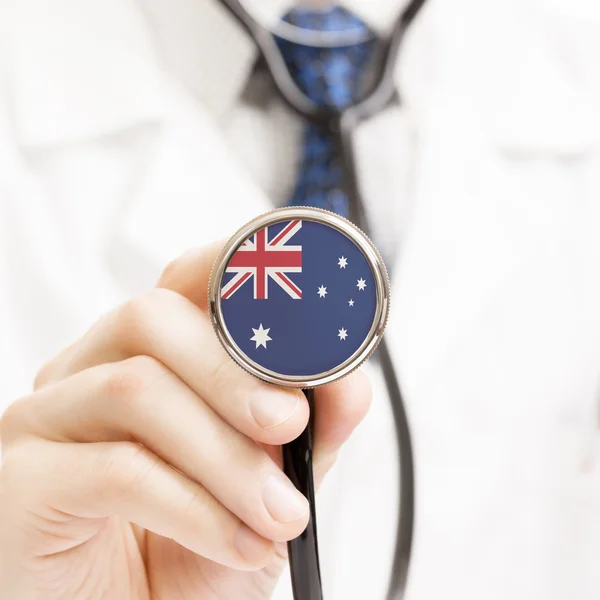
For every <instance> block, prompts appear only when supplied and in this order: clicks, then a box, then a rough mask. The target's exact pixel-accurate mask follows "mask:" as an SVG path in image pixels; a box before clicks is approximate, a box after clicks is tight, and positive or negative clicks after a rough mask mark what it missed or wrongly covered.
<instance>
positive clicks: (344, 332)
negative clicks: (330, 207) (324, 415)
mask: <svg viewBox="0 0 600 600" xmlns="http://www.w3.org/2000/svg"><path fill="white" fill-rule="evenodd" d="M220 296H221V311H222V319H223V324H224V326H225V327H226V328H227V330H228V331H229V334H230V335H231V338H232V339H233V341H234V342H235V344H236V345H237V346H238V347H239V349H240V350H241V351H242V352H243V353H244V354H245V355H246V356H247V357H248V358H250V359H251V360H252V361H254V362H255V363H257V364H258V365H260V366H261V367H263V368H265V369H268V370H270V371H274V372H276V373H279V374H282V375H288V376H314V375H317V374H322V373H326V372H328V371H330V370H332V369H334V368H336V367H338V366H339V365H341V364H343V363H344V362H345V361H347V360H348V359H349V358H350V357H352V356H353V355H354V354H355V353H356V352H357V350H359V348H360V347H361V345H362V344H363V342H364V341H365V339H366V338H367V337H368V336H369V332H370V331H371V328H372V326H373V323H374V319H375V317H376V311H377V290H376V284H375V280H374V276H373V273H372V271H371V267H370V265H369V263H368V262H367V260H366V258H365V256H364V255H363V253H362V251H361V250H360V248H359V247H358V246H357V245H356V244H355V243H354V242H353V241H352V240H351V239H350V238H349V237H347V236H346V235H345V234H343V233H342V232H340V231H338V230H337V229H336V228H334V227H332V226H330V225H328V224H325V223H320V222H315V221H309V220H299V219H296V220H292V221H285V222H280V223H276V224H274V225H269V226H268V227H265V228H263V229H260V230H259V231H257V232H256V233H255V234H254V235H252V236H251V237H250V238H249V239H248V240H246V241H245V242H244V243H243V244H242V245H241V246H240V247H239V248H238V249H237V251H236V252H235V254H234V255H233V256H232V258H231V259H230V261H229V263H228V264H227V268H226V269H225V273H224V276H223V278H222V281H221V290H220Z"/></svg>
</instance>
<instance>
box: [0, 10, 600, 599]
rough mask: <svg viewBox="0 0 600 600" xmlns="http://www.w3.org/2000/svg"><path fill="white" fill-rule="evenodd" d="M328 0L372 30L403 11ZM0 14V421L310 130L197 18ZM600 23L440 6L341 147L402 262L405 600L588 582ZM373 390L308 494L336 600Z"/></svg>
mask: <svg viewBox="0 0 600 600" xmlns="http://www.w3.org/2000/svg"><path fill="white" fill-rule="evenodd" d="M346 4H347V5H348V6H349V7H350V8H352V9H353V10H355V11H360V13H361V14H362V16H363V17H365V18H366V19H367V20H368V22H369V23H370V24H372V25H373V26H374V27H375V28H377V29H378V30H379V31H381V32H382V33H385V28H386V25H387V24H389V23H390V22H391V15H393V14H395V13H396V12H397V11H398V10H399V7H400V6H399V4H398V2H396V1H394V0H371V1H370V2H365V1H359V0H354V1H352V2H346ZM281 6H282V5H281ZM281 6H278V7H274V8H278V9H280V8H281ZM0 11H2V15H0V16H1V17H2V18H0V28H2V29H3V31H0V33H2V35H0V40H1V41H0V44H2V46H1V47H0V48H1V54H0V60H1V63H0V77H1V79H0V86H1V87H0V211H1V212H0V286H1V289H2V290H3V292H2V294H0V333H1V338H0V339H1V340H2V341H1V343H0V352H1V354H0V360H1V362H0V364H2V366H3V369H2V371H3V373H2V375H3V385H2V391H1V392H0V406H6V405H7V404H8V402H10V401H11V400H13V399H14V398H16V397H18V396H19V395H21V394H23V393H26V392H27V391H28V390H29V388H30V385H31V380H32V377H33V374H34V373H35V371H36V369H37V368H38V367H39V366H40V364H41V363H43V362H44V360H46V359H47V358H48V357H50V356H51V355H52V354H54V353H55V352H56V351H57V350H59V349H60V348H61V347H62V346H64V345H65V344H67V343H69V342H71V341H72V340H73V339H75V338H76V337H77V336H78V335H80V334H81V333H82V332H83V331H85V329H87V328H88V327H89V325H90V324H91V323H92V322H93V321H94V320H95V319H96V318H97V317H98V315H99V314H100V313H102V312H104V311H107V310H109V309H111V308H112V307H113V306H114V305H115V304H117V303H118V302H120V301H121V300H123V299H124V298H126V297H128V296H130V295H132V294H134V293H138V292H139V291H141V290H143V289H145V288H147V287H149V286H151V285H152V284H153V282H154V281H155V279H156V278H157V277H158V274H159V273H160V270H161V268H162V267H163V266H164V265H165V264H166V263H167V262H168V261H169V260H171V259H172V258H173V257H174V256H176V255H177V254H178V253H180V252H181V251H183V250H185V249H186V248H188V247H190V246H194V245H201V244H204V243H207V242H208V241H211V240H213V239H216V238H224V237H227V236H228V235H229V234H231V233H232V232H233V231H234V230H235V229H236V227H237V226H238V225H240V224H241V223H243V222H245V221H247V220H249V219H250V218H252V217H253V216H255V215H256V214H258V213H260V212H262V211H264V210H267V209H269V208H270V207H272V206H274V205H278V204H281V203H283V202H284V201H285V199H286V197H287V195H288V194H289V191H290V190H291V189H292V186H293V182H294V178H295V176H296V162H297V158H298V151H299V136H300V131H301V124H300V123H299V122H298V121H297V120H295V119H294V117H293V115H291V114H290V113H289V112H288V111H287V110H286V109H285V107H283V105H282V103H281V102H280V101H279V100H278V99H277V98H276V97H275V96H273V95H270V94H269V91H268V90H267V91H266V92H265V94H266V95H265V96H264V98H265V99H266V100H265V101H264V102H262V103H257V102H253V101H252V96H253V94H258V93H260V89H259V88H260V85H261V84H260V82H258V83H257V82H252V83H251V84H250V85H251V88H248V85H249V78H250V75H251V72H252V67H253V64H254V61H255V59H256V51H255V49H254V46H253V43H252V41H251V40H250V39H249V38H248V37H247V35H246V34H244V33H243V32H242V31H241V30H240V28H239V27H238V26H237V25H236V24H235V23H234V22H233V21H232V20H231V18H230V17H229V15H228V14H227V13H226V12H225V11H223V10H222V9H221V8H220V7H219V6H218V4H217V3H216V2H215V1H213V0H170V1H168V2H167V0H144V1H142V0H139V1H138V2H135V1H134V0H104V1H103V2H99V1H98V0H86V1H83V2H82V1H79V2H75V1H74V0H55V1H54V2H52V3H46V2H43V1H42V0H19V2H12V3H6V4H5V5H3V6H2V8H0ZM599 26H600V9H598V7H597V5H596V4H595V3H593V2H584V1H583V0H579V1H577V2H571V3H566V2H561V1H560V0H543V1H542V0H504V1H502V2H500V1H496V2H494V1H492V0H483V1H482V0H455V1H454V2H443V1H441V0H437V1H436V0H431V2H430V4H429V5H428V6H427V8H426V9H425V10H424V12H423V14H422V16H421V17H420V18H419V20H418V22H417V23H415V25H414V28H413V29H412V31H411V32H410V34H409V37H408V39H407V43H406V47H405V52H404V54H403V57H402V60H401V61H400V64H399V71H398V77H397V78H398V84H399V86H400V89H401V90H402V95H403V98H404V105H403V108H402V109H391V110H389V111H386V113H385V114H382V115H380V116H378V117H376V118H375V119H373V120H372V121H370V122H368V123H367V124H365V125H364V126H362V127H361V129H360V130H359V131H357V133H356V146H357V154H358V157H359V161H360V165H361V182H362V184H363V188H364V192H365V197H366V198H367V199H368V202H369V206H370V209H371V211H372V214H373V217H374V218H373V220H374V221H375V227H374V229H375V231H374V237H375V238H376V239H377V240H378V244H380V245H381V246H382V248H394V249H398V248H401V251H400V252H398V253H397V255H396V260H395V262H394V268H393V275H394V289H393V305H392V319H391V321H390V325H389V328H388V333H387V334H386V335H387V336H388V339H389V340H390V343H391V345H392V347H393V352H394V355H395V358H396V362H397V366H398V368H399V371H400V373H401V379H402V384H403V389H404V392H405V395H406V400H407V404H408V409H409V415H410V420H411V426H412V429H413V436H414V444H415V464H416V471H417V518H416V529H415V545H414V553H413V561H412V564H411V573H410V582H409V590H408V594H407V598H408V599H409V600H429V599H431V598H435V597H441V598H451V599H455V598H456V599H460V600H481V599H485V600H497V599H498V600H499V599H502V600H505V599H506V598H508V597H510V598H512V599H515V600H521V599H522V600H525V599H527V600H530V599H531V598H543V599H545V600H546V599H547V600H563V599H569V600H570V599H571V598H577V599H578V600H580V599H581V600H586V599H588V598H589V599H592V598H596V597H597V595H598V592H599V590H600V570H599V569H598V568H597V560H598V556H600V475H599V471H598V470H599V469H600V465H599V464H598V459H599V444H598V440H599V432H598V406H599V405H598V400H599V394H600V390H599V389H598V384H599V383H600V318H599V316H598V314H599V311H598V306H600V284H599V280H600V277H599V273H600V236H599V235H598V233H599V231H600V205H599V200H598V198H599V196H600V195H599V192H600V182H599V173H600V171H599V160H598V147H599V142H600V117H599V114H600V113H599V111H598V110H597V107H598V106H600V74H599V71H598V69H597V65H596V62H597V60H596V57H597V56H598V52H599V51H600V47H599V46H600V42H599V41H598V40H599V38H598V36H597V31H598V27H599ZM217 48H218V51H217V50H216V49H217ZM375 378H376V380H377V379H378V374H377V373H376V372H375ZM376 389H377V390H378V393H377V394H376V399H375V403H374V408H373V411H372V412H371V414H370V415H369V417H368V419H367V421H366V422H365V423H364V425H362V426H361V427H360V428H359V429H358V431H357V433H356V435H355V437H354V438H353V440H352V442H351V443H350V444H349V445H348V447H347V448H345V450H344V452H343V453H342V457H341V460H340V464H339V465H338V467H337V468H336V470H335V472H334V473H333V474H332V475H331V476H330V477H329V479H328V480H327V481H326V484H325V486H324V489H323V492H322V494H321V496H320V501H319V529H320V540H321V554H322V562H323V578H324V584H325V592H326V598H327V600H336V599H342V598H352V599H354V598H374V599H377V598H383V597H384V591H385V587H386V584H387V569H388V568H389V564H390V562H391V551H392V548H393V536H394V533H395V512H396V508H395V505H396V503H397V493H396V485H397V483H396V464H395V447H394V438H393V426H392V423H391V418H390V411H389V407H388V405H387V399H386V398H385V394H383V393H382V392H381V389H382V386H381V384H380V382H379V381H376ZM277 594H278V595H277V598H278V600H279V598H289V597H290V592H289V582H288V581H287V580H286V579H285V578H284V579H283V580H282V583H281V586H280V588H279V589H278V591H277Z"/></svg>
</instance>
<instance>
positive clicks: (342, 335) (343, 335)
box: [338, 327, 348, 340]
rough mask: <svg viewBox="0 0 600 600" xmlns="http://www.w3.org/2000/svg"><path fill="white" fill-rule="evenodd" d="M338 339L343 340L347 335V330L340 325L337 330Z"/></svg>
mask: <svg viewBox="0 0 600 600" xmlns="http://www.w3.org/2000/svg"><path fill="white" fill-rule="evenodd" d="M338 337H339V338H340V340H345V339H346V338H347V337H348V332H347V331H346V330H345V329H344V328H343V327H342V328H341V329H340V330H339V332H338Z"/></svg>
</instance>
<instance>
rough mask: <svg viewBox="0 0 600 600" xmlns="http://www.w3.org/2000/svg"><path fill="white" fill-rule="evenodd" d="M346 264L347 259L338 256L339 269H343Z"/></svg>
mask: <svg viewBox="0 0 600 600" xmlns="http://www.w3.org/2000/svg"><path fill="white" fill-rule="evenodd" d="M347 264H348V259H346V258H344V257H343V256H342V257H341V258H340V260H338V265H340V269H345V268H346V265H347Z"/></svg>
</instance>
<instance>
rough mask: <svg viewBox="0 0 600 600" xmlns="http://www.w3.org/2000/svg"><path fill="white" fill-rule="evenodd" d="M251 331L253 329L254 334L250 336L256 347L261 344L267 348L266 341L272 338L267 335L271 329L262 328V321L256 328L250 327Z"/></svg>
mask: <svg viewBox="0 0 600 600" xmlns="http://www.w3.org/2000/svg"><path fill="white" fill-rule="evenodd" d="M252 331H254V335H253V336H252V337H251V338H250V341H251V342H256V348H258V347H259V346H262V347H263V348H265V349H266V348H267V342H270V341H271V340H272V339H273V338H270V337H269V331H271V329H270V328H269V329H263V326H262V323H261V324H260V327H259V328H258V329H254V327H252Z"/></svg>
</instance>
